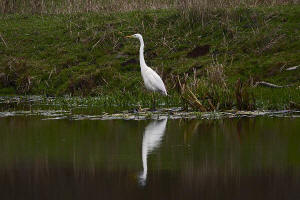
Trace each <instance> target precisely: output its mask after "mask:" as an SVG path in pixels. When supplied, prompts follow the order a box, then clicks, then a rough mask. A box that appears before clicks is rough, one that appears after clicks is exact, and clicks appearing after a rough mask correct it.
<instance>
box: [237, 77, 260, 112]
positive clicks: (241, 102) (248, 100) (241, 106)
mask: <svg viewBox="0 0 300 200" xmlns="http://www.w3.org/2000/svg"><path fill="white" fill-rule="evenodd" d="M235 98H236V106H237V109H238V110H254V109H256V103H255V97H254V93H253V92H250V89H249V84H245V83H243V82H242V81H241V79H238V80H237V82H236V86H235Z"/></svg>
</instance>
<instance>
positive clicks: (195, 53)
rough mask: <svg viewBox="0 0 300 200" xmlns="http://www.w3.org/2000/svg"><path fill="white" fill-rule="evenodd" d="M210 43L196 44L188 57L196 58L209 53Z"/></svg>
mask: <svg viewBox="0 0 300 200" xmlns="http://www.w3.org/2000/svg"><path fill="white" fill-rule="evenodd" d="M209 49H210V45H208V44H206V45H203V46H196V47H195V48H194V49H193V50H192V51H190V52H189V53H188V54H187V57H188V58H196V57H199V56H204V55H206V54H208V53H209Z"/></svg>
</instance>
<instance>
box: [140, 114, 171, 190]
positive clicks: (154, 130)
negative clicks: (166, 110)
mask: <svg viewBox="0 0 300 200" xmlns="http://www.w3.org/2000/svg"><path fill="white" fill-rule="evenodd" d="M167 121H168V119H167V118H166V119H163V120H155V121H152V122H150V123H149V124H148V125H147V127H146V128H145V132H144V136H143V144H142V161H143V171H142V173H141V174H140V176H139V183H140V185H141V186H145V185H146V180H147V170H148V168H147V157H148V155H149V154H150V153H151V152H152V151H153V150H154V149H156V148H158V147H159V145H160V144H161V140H162V137H163V135H164V133H165V130H166V124H167Z"/></svg>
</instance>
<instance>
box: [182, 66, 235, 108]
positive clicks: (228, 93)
mask: <svg viewBox="0 0 300 200" xmlns="http://www.w3.org/2000/svg"><path fill="white" fill-rule="evenodd" d="M199 76H200V75H199V72H197V71H194V74H193V76H192V77H190V76H188V75H187V74H186V75H185V76H184V77H182V78H180V77H179V76H178V77H177V84H178V86H179V91H180V94H181V97H182V102H183V104H187V105H189V106H190V107H192V108H193V109H196V110H200V111H202V112H205V111H214V110H220V109H222V110H224V109H231V108H232V106H233V99H232V96H233V93H232V90H230V89H229V88H228V86H227V83H226V75H225V72H224V66H223V65H222V64H219V63H216V64H212V65H210V66H209V67H207V68H206V69H205V71H204V74H203V76H201V77H199Z"/></svg>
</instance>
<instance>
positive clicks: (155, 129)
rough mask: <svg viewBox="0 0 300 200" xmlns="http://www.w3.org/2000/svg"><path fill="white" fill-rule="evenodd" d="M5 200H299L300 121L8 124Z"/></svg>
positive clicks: (4, 130) (37, 120) (0, 189)
mask: <svg viewBox="0 0 300 200" xmlns="http://www.w3.org/2000/svg"><path fill="white" fill-rule="evenodd" d="M0 127H1V131H0V195H1V199H28V200H29V199H64V200H65V199H298V198H300V195H299V188H300V179H299V178H300V156H299V155H300V145H299V141H300V131H299V130H300V118H292V117H281V118H279V117H274V118H271V117H255V118H246V117H245V118H239V119H237V118H231V119H229V118H227V119H219V120H197V119H193V120H187V119H185V120H184V119H181V120H171V119H166V118H164V119H161V120H141V121H130V120H107V121H101V120H79V121H74V120H68V119H60V120H41V117H40V116H35V115H34V116H11V117H9V116H6V117H2V118H0Z"/></svg>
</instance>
